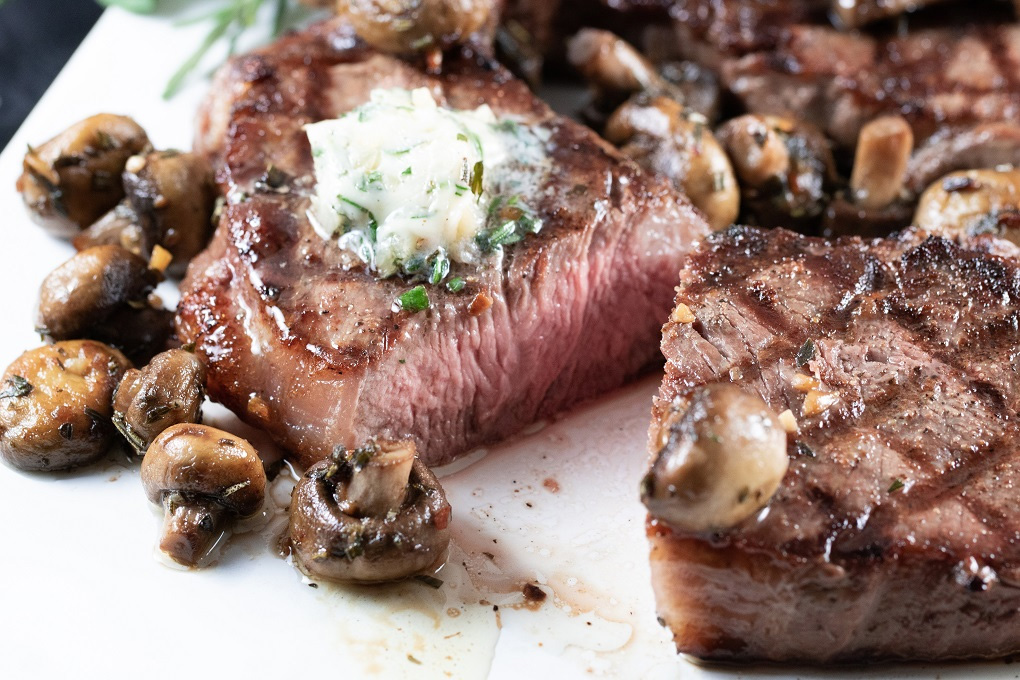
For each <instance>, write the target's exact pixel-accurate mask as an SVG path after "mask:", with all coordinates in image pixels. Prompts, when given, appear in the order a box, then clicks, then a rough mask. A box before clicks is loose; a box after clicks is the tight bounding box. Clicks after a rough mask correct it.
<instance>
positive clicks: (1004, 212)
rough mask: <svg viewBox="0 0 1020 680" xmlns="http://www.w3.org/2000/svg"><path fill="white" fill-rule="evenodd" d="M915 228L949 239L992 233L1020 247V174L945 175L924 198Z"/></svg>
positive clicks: (1007, 171)
mask: <svg viewBox="0 0 1020 680" xmlns="http://www.w3.org/2000/svg"><path fill="white" fill-rule="evenodd" d="M914 224H916V225H917V226H918V227H920V228H922V229H924V230H926V231H929V232H932V233H935V234H939V235H941V236H945V237H947V238H953V237H958V236H974V235H977V234H985V233H990V234H995V235H996V236H999V237H1002V238H1005V239H1007V240H1009V241H1012V242H1013V243H1015V244H1016V245H1020V170H1015V169H1002V170H992V169H987V170H967V171H965V172H954V173H951V174H949V175H946V176H945V177H943V178H942V179H941V180H940V181H938V182H936V183H935V184H932V185H931V186H930V187H928V189H927V190H926V191H925V192H924V194H922V196H921V201H920V202H919V203H918V205H917V212H916V213H915V214H914Z"/></svg>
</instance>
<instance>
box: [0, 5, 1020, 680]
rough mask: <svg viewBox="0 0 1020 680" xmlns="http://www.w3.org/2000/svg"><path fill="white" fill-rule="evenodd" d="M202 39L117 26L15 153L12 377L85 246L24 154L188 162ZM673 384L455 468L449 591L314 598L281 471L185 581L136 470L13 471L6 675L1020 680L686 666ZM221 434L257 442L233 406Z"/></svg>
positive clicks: (57, 90) (51, 99) (9, 288)
mask: <svg viewBox="0 0 1020 680" xmlns="http://www.w3.org/2000/svg"><path fill="white" fill-rule="evenodd" d="M178 4H183V3H178ZM171 9H172V8H171ZM176 16H180V15H179V14H177V15H176ZM266 18H267V17H263V19H266ZM203 33H204V29H203V28H202V27H201V26H197V27H187V28H183V27H177V26H175V25H174V19H173V18H171V17H169V16H159V17H146V18H143V17H137V16H134V15H130V14H127V13H125V12H122V11H117V10H111V11H108V12H107V13H106V14H105V15H104V16H103V18H102V19H101V20H100V22H99V24H98V25H97V26H96V28H95V29H94V30H93V31H92V33H91V34H90V36H89V37H88V39H87V40H86V41H85V43H84V44H83V45H82V47H81V48H80V49H79V51H78V52H77V54H76V55H75V56H74V58H73V59H72V60H71V62H70V63H69V64H68V65H67V67H66V68H65V69H64V71H63V73H62V74H61V75H60V77H59V78H58V79H57V80H56V82H55V83H54V84H53V86H52V87H51V88H50V90H49V92H48V93H47V94H46V96H45V97H44V98H43V99H42V101H41V102H40V104H39V105H38V107H37V108H36V110H35V111H34V112H33V113H32V115H31V116H30V117H29V119H28V120H27V122H26V123H25V125H24V126H23V128H22V129H21V130H20V131H19V132H18V134H17V135H16V136H15V137H14V139H13V140H12V142H11V144H10V145H9V146H8V148H7V149H6V151H4V152H3V154H2V155H0V215H2V216H3V225H2V227H0V229H2V233H3V247H2V248H0V291H2V292H3V296H2V297H0V311H2V316H0V318H2V319H3V321H2V322H0V329H2V333H0V365H6V364H7V363H9V362H10V361H11V360H13V359H14V358H15V357H16V356H17V355H18V354H19V353H20V352H22V351H23V350H25V349H27V348H30V347H34V346H36V345H37V344H38V343H39V339H38V337H37V336H36V335H35V334H34V333H33V331H32V326H33V324H32V320H33V317H34V306H35V301H36V293H37V289H38V286H39V283H40V282H41V280H42V278H43V277H44V276H45V275H46V273H48V272H49V271H50V270H51V269H53V268H54V267H55V266H56V265H58V264H59V263H61V262H62V261H64V260H65V259H67V258H68V257H69V256H70V255H71V253H72V249H71V247H70V245H68V244H67V243H64V242H59V241H55V240H53V239H50V238H48V237H47V236H45V235H44V234H43V233H42V232H41V231H40V230H39V229H38V228H37V227H35V226H34V225H33V224H32V223H31V222H30V221H29V220H28V218H27V217H26V216H25V213H24V210H23V208H22V206H21V203H20V199H19V197H18V196H17V194H16V193H15V191H14V182H15V179H16V177H17V175H18V173H19V172H20V163H21V157H22V154H23V152H24V149H25V148H26V144H27V143H30V142H31V143H39V142H41V141H43V140H45V139H48V138H49V137H50V136H52V135H53V134H55V133H56V132H57V131H59V130H61V129H63V128H64V127H65V126H67V125H68V124H70V123H72V122H74V121H75V120H78V119H80V118H83V117H85V116H86V115H90V114H92V113H96V112H100V111H110V112H116V113H124V114H129V115H131V116H133V117H134V118H136V119H137V120H138V121H139V122H140V123H141V124H142V125H143V126H144V127H145V128H146V129H147V130H148V132H149V135H150V137H151V138H152V139H153V141H154V142H155V144H156V145H157V146H158V147H160V148H167V147H178V148H188V147H189V146H190V140H191V137H192V118H193V112H194V110H195V107H196V105H197V102H198V101H199V99H200V98H201V96H202V95H203V93H204V90H205V82H203V81H201V80H200V79H196V80H193V81H192V84H191V86H190V87H189V88H188V89H186V90H185V91H183V92H182V93H181V94H180V95H179V96H178V97H177V98H175V99H173V100H172V101H170V102H165V101H163V100H162V99H161V98H160V93H161V91H162V88H163V86H164V84H165V83H166V81H167V79H168V77H169V76H170V74H171V73H172V72H173V70H174V69H175V68H176V66H177V65H178V64H179V63H181V61H183V59H184V58H185V57H186V56H187V55H188V54H189V53H190V52H191V50H192V49H194V47H195V46H196V45H197V44H198V42H199V41H200V40H201V39H202V37H203ZM217 58H222V55H219V56H217V55H212V56H211V58H210V63H209V64H208V66H209V67H211V66H212V65H213V62H214V61H215V59H217ZM168 297H172V292H168ZM656 384H657V378H656V377H652V378H648V379H646V380H643V381H641V382H640V383H638V384H636V385H633V386H631V387H628V388H626V389H623V390H621V391H619V392H618V393H615V394H613V395H610V396H609V397H608V398H606V399H604V400H602V401H600V402H598V403H596V404H593V405H590V406H588V407H585V408H582V409H580V410H578V411H577V412H575V413H573V414H570V415H568V416H566V417H564V418H563V419H562V420H560V421H558V422H556V423H551V424H546V425H544V426H541V425H540V426H536V427H535V428H533V430H532V432H531V434H528V435H526V436H523V437H521V438H519V439H517V440H516V441H514V442H510V443H507V444H504V445H502V446H499V447H494V448H493V449H491V450H489V451H487V452H478V453H476V454H474V455H472V456H469V457H468V458H467V459H466V460H465V461H462V462H461V463H459V464H457V465H456V467H455V468H451V469H448V470H445V471H443V474H444V483H445V485H446V489H447V492H448V494H449V496H450V500H451V502H452V504H453V507H454V518H455V519H454V525H453V526H454V534H455V538H454V547H453V549H452V552H451V558H450V561H449V562H448V564H447V566H446V567H445V568H444V569H443V570H442V571H441V572H440V574H439V576H440V578H441V579H443V580H444V585H443V586H442V587H441V588H439V589H438V590H434V589H432V588H429V587H428V586H426V585H423V584H421V583H417V582H413V583H406V584H402V585H397V586H387V587H381V588H340V587H336V586H330V585H327V584H321V585H318V587H314V588H313V587H311V585H310V584H309V582H308V581H307V580H305V579H303V578H302V577H301V576H300V575H299V574H298V572H297V571H296V570H294V569H293V568H292V567H291V566H290V564H288V562H287V561H285V560H284V559H282V558H280V557H277V556H276V555H275V554H274V551H273V549H272V545H273V544H274V541H275V539H276V536H278V534H279V532H280V530H281V528H282V524H283V523H285V519H284V518H285V513H284V510H283V507H285V505H286V503H287V502H288V500H289V483H290V482H289V481H288V480H287V478H286V477H285V476H282V477H281V478H280V479H279V480H278V481H277V482H276V483H274V485H273V489H272V490H273V493H272V494H271V497H272V498H273V499H275V501H274V502H273V503H271V504H270V507H269V510H268V511H267V513H266V515H265V517H263V518H262V520H260V521H257V522H251V523H249V526H247V527H245V528H246V529H248V531H247V532H246V533H242V534H239V535H236V536H235V537H233V538H232V539H230V540H228V541H227V542H226V543H225V545H224V546H223V547H222V549H221V550H220V553H219V557H218V561H217V564H216V565H215V566H214V567H212V568H209V569H206V570H204V571H200V572H186V571H180V570H175V569H172V568H169V567H167V566H166V565H165V564H163V563H161V562H160V561H159V560H157V559H156V556H155V550H154V544H155V539H156V533H157V529H158V526H159V517H158V514H157V513H156V512H155V510H154V509H153V508H151V507H150V506H149V505H148V503H147V502H146V500H145V498H144V496H143V494H142V491H141V488H140V484H139V482H138V469H137V466H136V465H132V464H130V463H127V462H126V461H123V460H120V459H117V458H116V457H111V458H110V459H109V460H107V461H105V462H103V463H100V464H98V465H96V466H93V467H91V468H88V469H86V470H83V471H79V472H75V473H70V474H59V475H25V474H18V473H16V472H14V471H12V470H10V469H7V468H2V467H0V546H2V547H0V550H2V553H0V555H2V559H0V678H12V679H13V678H51V677H53V678H56V677H60V678H64V677H75V678H91V677H95V678H161V677H167V678H170V677H175V678H176V677H181V674H182V673H184V674H188V675H189V676H194V677H210V676H213V675H214V674H229V676H228V677H244V676H248V677H256V678H270V677H285V676H284V675H283V674H286V673H311V674H313V675H312V677H344V678H365V677H394V678H399V677H409V678H433V677H434V678H463V679H467V680H470V679H474V678H485V677H489V678H520V677H522V674H523V673H527V674H530V675H531V677H534V678H557V679H560V678H562V679H570V678H582V677H593V676H595V677H598V676H602V677H615V678H684V679H694V678H720V679H724V678H734V677H753V676H758V675H762V676H769V677H789V678H792V677H799V678H809V677H812V678H813V677H818V678H822V677H832V678H851V677H860V676H862V675H865V674H867V675H870V676H872V677H890V678H973V677H985V678H1018V677H1020V674H1018V672H1017V670H1016V667H1014V666H1010V665H1005V664H1001V663H998V664H986V665H977V666H971V665H968V666H950V667H939V668H934V667H920V666H910V667H886V668H882V669H878V670H872V671H869V672H868V673H865V672H864V671H860V670H856V671H854V670H850V671H847V670H844V671H835V672H831V673H826V672H822V671H818V670H807V671H803V670H792V669H778V670H777V669H759V670H754V669H714V670H712V669H705V668H702V667H700V666H696V665H694V664H692V663H690V662H689V661H688V660H686V659H684V658H683V657H678V656H676V654H675V653H674V651H673V648H672V645H671V643H670V640H669V636H668V634H667V633H666V632H665V631H663V630H662V629H661V628H660V627H659V626H658V625H657V623H656V620H655V613H654V604H653V600H652V594H651V589H650V586H649V575H648V565H647V559H646V556H647V544H646V542H645V538H644V532H643V512H642V508H641V505H640V503H639V502H638V499H637V484H638V480H639V479H640V476H641V473H642V469H643V466H644V456H645V453H644V442H645V431H646V428H647V422H648V414H649V406H650V400H651V396H652V394H653V393H654V391H655V389H656ZM212 422H214V423H218V424H222V425H226V426H227V427H228V428H233V429H238V430H239V431H242V430H240V426H239V425H238V424H237V423H236V421H235V420H233V418H232V417H231V416H229V415H228V414H226V413H224V412H223V411H222V410H219V411H216V410H213V414H212ZM243 431H245V432H247V430H243ZM252 436H253V437H254V438H255V440H256V442H257V443H259V444H261V443H262V440H261V439H260V438H258V437H257V436H256V435H252ZM524 583H535V584H539V585H540V587H541V588H542V589H543V590H544V591H545V592H546V593H547V594H548V597H547V598H546V600H545V602H544V603H542V604H541V605H540V606H533V607H527V606H524V605H523V600H524V598H523V596H522V595H521V587H522V585H523V584H524Z"/></svg>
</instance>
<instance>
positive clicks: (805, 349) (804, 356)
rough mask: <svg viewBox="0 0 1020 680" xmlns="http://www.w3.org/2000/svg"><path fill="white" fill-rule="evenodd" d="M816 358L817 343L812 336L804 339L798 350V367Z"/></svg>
mask: <svg viewBox="0 0 1020 680" xmlns="http://www.w3.org/2000/svg"><path fill="white" fill-rule="evenodd" d="M814 358H815V343H814V341H813V340H812V339H811V338H808V339H807V340H805V341H804V344H803V345H801V347H800V350H798V352H797V367H798V368H799V367H801V366H803V365H804V364H806V363H807V362H809V361H811V360H812V359H814Z"/></svg>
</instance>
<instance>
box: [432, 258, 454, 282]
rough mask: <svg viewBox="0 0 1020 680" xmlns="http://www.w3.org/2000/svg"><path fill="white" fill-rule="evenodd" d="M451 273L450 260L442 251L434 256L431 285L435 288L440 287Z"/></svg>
mask: <svg viewBox="0 0 1020 680" xmlns="http://www.w3.org/2000/svg"><path fill="white" fill-rule="evenodd" d="M449 273H450V258H448V257H447V256H446V253H444V252H443V251H442V250H440V251H439V252H437V253H436V254H435V255H433V258H432V272H431V273H430V274H429V283H431V284H432V285H433V286H437V285H439V283H440V282H442V280H443V279H445V278H446V275H447V274H449Z"/></svg>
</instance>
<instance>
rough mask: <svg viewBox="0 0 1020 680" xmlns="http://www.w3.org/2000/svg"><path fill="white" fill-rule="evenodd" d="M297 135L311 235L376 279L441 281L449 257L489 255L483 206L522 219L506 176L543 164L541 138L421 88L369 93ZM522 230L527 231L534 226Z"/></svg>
mask: <svg viewBox="0 0 1020 680" xmlns="http://www.w3.org/2000/svg"><path fill="white" fill-rule="evenodd" d="M305 131H306V133H307V135H308V140H309V142H310V143H311V148H312V157H313V161H314V164H315V177H316V190H315V194H314V196H313V197H312V205H311V209H310V211H309V216H310V217H311V220H312V224H313V226H314V227H315V229H316V231H318V232H319V234H320V235H321V236H322V237H323V238H336V239H338V242H339V244H340V246H341V247H344V248H348V249H349V250H352V251H354V252H355V253H357V254H358V255H359V256H360V257H361V259H362V260H364V261H365V262H367V263H369V265H370V266H371V267H372V268H373V269H374V270H375V271H376V273H377V274H378V275H379V276H382V277H386V276H391V275H393V274H397V273H402V274H419V273H420V274H422V275H423V276H424V277H425V278H426V279H427V280H429V281H430V282H431V283H439V281H441V280H442V279H443V278H445V277H446V275H447V274H448V273H449V268H450V261H455V262H467V263H470V262H476V261H477V260H478V259H479V257H480V255H481V254H482V253H484V252H486V251H487V250H489V249H491V247H492V243H491V240H490V239H489V238H488V237H489V235H490V233H491V232H494V231H496V230H498V229H499V228H500V227H502V226H503V225H502V224H497V225H493V224H492V222H493V213H494V211H493V209H492V208H493V205H496V206H497V207H498V206H499V205H501V204H503V203H507V202H509V203H511V204H520V205H521V206H522V207H521V208H518V209H517V210H516V213H517V214H520V215H524V214H530V212H529V211H528V210H527V209H526V208H524V207H523V203H522V200H521V197H518V196H516V195H514V194H513V191H514V189H517V188H522V187H519V186H517V185H518V184H519V183H518V182H515V181H514V179H513V178H514V176H515V175H517V174H521V173H522V172H523V173H525V174H527V171H522V170H521V169H520V165H521V164H522V163H530V164H531V165H534V164H535V163H536V162H537V163H538V164H539V165H540V164H541V163H542V162H543V160H544V159H545V152H544V139H547V138H548V136H547V135H545V136H544V139H543V135H542V134H541V133H536V132H535V131H533V130H531V129H530V128H527V129H526V126H523V125H520V124H518V123H516V122H514V121H512V120H509V119H504V120H498V119H497V118H496V116H495V115H494V114H493V112H492V110H491V109H489V107H488V106H481V107H479V108H477V109H474V110H468V111H461V110H454V109H449V108H445V107H442V106H439V105H438V104H437V102H436V100H435V99H434V98H433V97H432V94H431V93H430V92H429V90H427V89H425V88H420V89H416V90H401V89H391V90H374V91H373V92H372V94H371V99H370V101H369V102H368V103H366V104H364V105H362V106H360V107H358V108H356V109H354V110H353V111H351V112H349V113H346V114H344V115H343V116H341V117H340V118H338V119H335V120H327V121H323V122H320V123H314V124H310V125H307V126H305ZM495 212H500V211H495ZM525 227H526V228H527V230H529V231H531V232H535V231H537V230H538V229H539V228H540V227H541V222H540V221H538V220H536V219H534V218H532V219H531V220H530V221H529V222H527V224H524V225H523V226H522V227H521V231H524V230H525ZM512 229H513V230H514V231H515V233H516V227H512ZM505 231H506V229H504V232H505ZM498 236H499V234H498V233H497V237H498ZM517 240H520V239H519V238H518V239H517ZM504 242H506V241H504ZM496 245H497V246H498V245H500V244H498V243H497V244H496ZM433 279H435V280H433Z"/></svg>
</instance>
